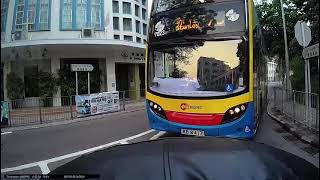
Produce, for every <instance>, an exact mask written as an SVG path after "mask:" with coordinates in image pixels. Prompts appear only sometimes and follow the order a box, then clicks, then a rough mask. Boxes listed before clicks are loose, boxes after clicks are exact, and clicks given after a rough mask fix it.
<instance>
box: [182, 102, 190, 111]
mask: <svg viewBox="0 0 320 180" xmlns="http://www.w3.org/2000/svg"><path fill="white" fill-rule="evenodd" d="M188 106H189V105H188V104H187V103H181V105H180V108H181V109H182V110H183V111H184V110H186V109H188Z"/></svg>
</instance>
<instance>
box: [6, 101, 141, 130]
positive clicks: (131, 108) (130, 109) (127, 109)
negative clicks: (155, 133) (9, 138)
mask: <svg viewBox="0 0 320 180" xmlns="http://www.w3.org/2000/svg"><path fill="white" fill-rule="evenodd" d="M144 109H145V101H140V102H135V103H130V104H126V106H125V110H121V111H118V112H113V113H106V114H100V115H95V116H88V117H83V118H75V119H72V120H71V119H67V120H65V119H62V120H55V121H53V122H48V123H43V124H38V123H37V124H33V125H25V126H19V127H7V128H1V133H6V132H13V131H18V130H26V129H33V128H41V127H48V126H56V125H62V124H69V123H75V122H80V121H88V120H95V119H102V118H105V117H108V116H116V115H119V114H124V113H128V112H134V111H138V110H144ZM35 122H38V121H35Z"/></svg>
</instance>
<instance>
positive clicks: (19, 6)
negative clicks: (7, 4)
mask: <svg viewBox="0 0 320 180" xmlns="http://www.w3.org/2000/svg"><path fill="white" fill-rule="evenodd" d="M24 3H25V2H24V0H19V1H17V2H16V19H15V24H16V26H15V29H16V30H22V28H23V27H22V26H23V16H24Z"/></svg>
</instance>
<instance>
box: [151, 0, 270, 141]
mask: <svg viewBox="0 0 320 180" xmlns="http://www.w3.org/2000/svg"><path fill="white" fill-rule="evenodd" d="M264 52H265V51H264V48H263V43H262V36H261V31H260V28H259V23H258V21H257V18H256V16H255V11H254V4H253V1H252V0H154V2H153V5H152V11H151V16H150V23H149V35H148V44H147V58H146V75H147V76H146V87H147V88H146V104H147V106H146V107H147V114H148V119H149V123H150V126H151V128H153V129H156V130H160V131H168V132H175V133H181V134H187V135H198V136H223V137H234V138H248V139H250V138H252V137H253V136H254V135H255V133H256V131H257V128H258V124H259V119H260V118H259V117H260V116H261V115H262V112H263V110H264V109H265V103H266V102H265V99H266V85H265V76H266V75H265V69H266V62H265V59H266V58H265V57H266V56H265V55H264V54H265V53H264Z"/></svg>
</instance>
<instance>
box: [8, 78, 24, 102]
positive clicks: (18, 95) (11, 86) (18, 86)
mask: <svg viewBox="0 0 320 180" xmlns="http://www.w3.org/2000/svg"><path fill="white" fill-rule="evenodd" d="M6 86H7V95H8V97H9V99H10V100H16V99H22V98H23V93H24V83H23V81H22V79H21V78H20V77H19V76H17V75H16V74H15V73H14V72H10V73H9V74H7V82H6Z"/></svg>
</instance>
